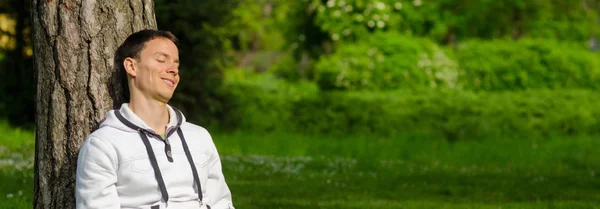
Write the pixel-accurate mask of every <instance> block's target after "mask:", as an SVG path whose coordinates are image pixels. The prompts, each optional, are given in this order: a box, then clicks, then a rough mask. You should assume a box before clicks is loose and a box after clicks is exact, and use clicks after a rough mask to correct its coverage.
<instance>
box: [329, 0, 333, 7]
mask: <svg viewBox="0 0 600 209" xmlns="http://www.w3.org/2000/svg"><path fill="white" fill-rule="evenodd" d="M333 6H335V1H334V0H329V1H327V7H333Z"/></svg>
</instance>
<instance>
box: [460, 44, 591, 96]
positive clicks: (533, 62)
mask: <svg viewBox="0 0 600 209" xmlns="http://www.w3.org/2000/svg"><path fill="white" fill-rule="evenodd" d="M455 54H456V57H457V59H458V63H459V64H460V68H461V69H462V72H464V73H463V74H462V75H461V76H460V77H459V80H460V83H461V84H463V86H464V88H465V89H470V90H522V89H531V88H549V89H562V88H589V89H597V88H598V87H600V62H599V61H598V58H599V57H598V55H597V54H595V53H592V52H589V51H587V50H585V49H582V48H581V47H577V46H569V45H566V44H558V43H555V42H552V41H548V40H544V41H541V40H523V41H518V42H513V41H503V40H496V41H470V42H467V43H464V44H462V45H461V46H460V47H459V49H458V50H457V51H456V52H455Z"/></svg>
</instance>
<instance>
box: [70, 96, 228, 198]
mask: <svg viewBox="0 0 600 209" xmlns="http://www.w3.org/2000/svg"><path fill="white" fill-rule="evenodd" d="M167 107H168V109H169V115H170V118H171V119H170V121H169V124H168V129H173V130H174V129H176V128H177V126H178V124H181V125H180V128H181V131H182V133H183V135H184V137H183V138H185V141H186V142H187V145H188V147H189V150H190V153H191V156H192V159H193V162H194V164H195V167H196V170H197V173H198V177H199V179H200V187H201V188H202V201H201V202H202V203H204V204H201V202H200V201H199V195H198V193H197V187H196V184H195V182H194V175H193V172H192V166H191V163H190V162H189V161H188V158H187V157H186V154H185V152H184V149H183V145H182V142H181V139H180V137H179V135H178V133H177V132H175V133H173V134H172V135H170V136H168V137H167V139H168V142H169V143H170V146H171V154H172V160H173V162H169V160H168V158H167V154H166V149H165V146H166V143H165V141H163V140H162V139H159V138H157V137H155V136H153V135H152V134H150V133H146V136H147V139H148V140H149V144H150V145H151V147H152V150H153V152H154V155H155V158H156V162H157V164H158V167H159V170H160V173H161V174H162V178H163V179H164V184H165V187H166V191H167V194H168V202H165V198H164V197H163V195H162V193H161V190H160V188H159V183H158V181H157V177H156V175H155V171H154V169H153V167H152V165H151V160H150V159H151V158H149V154H148V152H147V151H148V150H146V146H145V145H144V142H143V140H142V138H141V135H140V131H139V130H135V129H132V128H130V127H129V126H127V125H125V124H124V123H123V122H122V121H120V120H119V118H117V115H116V114H115V111H119V113H121V115H122V116H123V117H122V118H124V119H126V120H127V121H129V122H130V123H132V124H134V125H136V126H139V127H140V128H143V129H147V130H152V129H151V128H150V127H149V126H148V125H147V124H146V123H144V122H143V121H142V120H141V119H140V118H139V117H138V116H136V115H135V114H134V113H133V112H132V111H131V109H129V104H127V103H125V104H123V105H122V106H121V108H120V109H119V110H111V111H109V112H108V113H107V114H106V119H105V120H104V122H102V123H101V125H100V127H99V128H98V130H96V131H94V132H93V133H92V134H90V135H89V136H88V137H87V138H86V140H85V142H84V144H83V145H82V147H81V149H80V152H79V157H78V160H77V174H76V190H75V197H76V198H75V199H76V205H77V208H78V209H84V208H85V209H93V208H102V209H112V208H151V207H152V206H154V207H153V208H157V206H159V208H182V209H188V208H190V209H191V208H195V209H198V208H204V207H205V205H206V204H208V205H209V206H210V207H211V208H212V209H226V208H227V209H233V204H232V200H231V192H230V191H229V187H228V186H227V184H226V183H225V178H224V176H223V173H222V171H221V160H220V158H219V154H218V152H217V149H216V147H215V145H214V143H213V141H212V138H211V136H210V134H209V133H208V131H207V130H206V129H204V128H202V127H200V126H197V125H194V124H192V123H188V122H185V117H184V116H183V115H181V114H177V113H176V112H175V111H178V110H175V109H173V108H172V107H170V106H167ZM178 115H180V116H181V118H177V117H178ZM172 132H173V131H172Z"/></svg>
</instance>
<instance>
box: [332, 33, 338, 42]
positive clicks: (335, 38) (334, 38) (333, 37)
mask: <svg viewBox="0 0 600 209" xmlns="http://www.w3.org/2000/svg"><path fill="white" fill-rule="evenodd" d="M331 39H332V40H334V41H337V40H339V39H340V35H338V34H337V33H334V34H333V35H331Z"/></svg>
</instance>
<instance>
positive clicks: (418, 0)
mask: <svg viewBox="0 0 600 209" xmlns="http://www.w3.org/2000/svg"><path fill="white" fill-rule="evenodd" d="M413 4H414V5H415V6H417V7H418V6H421V5H422V4H423V2H422V1H421V0H415V1H413Z"/></svg>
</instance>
